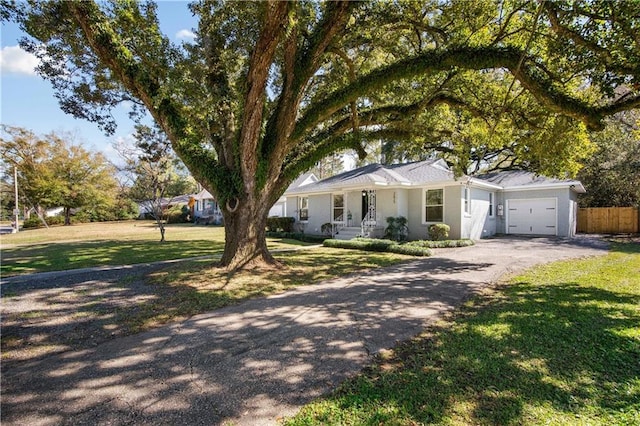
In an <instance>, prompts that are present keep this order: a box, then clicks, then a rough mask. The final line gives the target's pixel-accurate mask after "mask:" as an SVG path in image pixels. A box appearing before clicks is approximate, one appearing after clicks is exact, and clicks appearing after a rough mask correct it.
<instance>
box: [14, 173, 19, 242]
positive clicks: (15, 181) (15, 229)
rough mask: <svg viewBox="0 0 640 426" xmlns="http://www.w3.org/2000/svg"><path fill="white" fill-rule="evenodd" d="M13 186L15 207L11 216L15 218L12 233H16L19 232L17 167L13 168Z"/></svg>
mask: <svg viewBox="0 0 640 426" xmlns="http://www.w3.org/2000/svg"><path fill="white" fill-rule="evenodd" d="M13 185H14V188H15V196H16V205H15V209H14V210H13V214H14V216H15V224H16V225H15V228H14V232H18V231H20V222H19V219H20V208H19V207H18V166H14V167H13Z"/></svg>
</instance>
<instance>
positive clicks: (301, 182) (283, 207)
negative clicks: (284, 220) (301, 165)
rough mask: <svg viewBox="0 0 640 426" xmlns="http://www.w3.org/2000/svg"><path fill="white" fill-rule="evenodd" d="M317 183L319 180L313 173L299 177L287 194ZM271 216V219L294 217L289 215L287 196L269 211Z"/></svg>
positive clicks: (290, 186)
mask: <svg viewBox="0 0 640 426" xmlns="http://www.w3.org/2000/svg"><path fill="white" fill-rule="evenodd" d="M317 181H318V178H317V177H316V175H314V174H313V173H304V174H303V175H301V176H299V177H298V179H296V180H294V181H293V182H292V183H291V185H289V188H287V192H288V191H292V190H294V189H296V188H300V187H303V186H305V185H309V184H311V183H315V182H317ZM285 194H286V192H285ZM269 216H271V217H286V216H292V214H289V215H288V214H287V197H286V195H283V196H282V197H280V199H279V200H278V201H277V202H276V203H275V204H274V205H273V206H272V207H271V209H270V210H269Z"/></svg>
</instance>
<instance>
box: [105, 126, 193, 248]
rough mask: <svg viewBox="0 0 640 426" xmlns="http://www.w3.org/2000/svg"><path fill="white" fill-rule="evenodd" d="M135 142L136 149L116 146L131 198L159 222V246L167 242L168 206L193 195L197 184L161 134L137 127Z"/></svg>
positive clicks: (160, 131) (155, 130)
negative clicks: (173, 200) (182, 197)
mask: <svg viewBox="0 0 640 426" xmlns="http://www.w3.org/2000/svg"><path fill="white" fill-rule="evenodd" d="M134 138H135V140H136V142H135V146H134V147H126V146H116V149H117V150H118V152H119V153H120V155H121V157H122V158H123V159H124V161H125V165H124V167H123V168H122V171H123V172H124V173H125V176H127V177H128V179H129V181H130V186H129V188H128V195H129V197H130V198H131V199H133V200H135V201H137V202H138V204H139V205H140V206H142V207H143V209H144V211H145V213H146V214H148V215H149V216H151V217H152V218H153V219H154V220H155V221H156V224H157V226H158V229H159V230H160V242H164V241H165V233H166V228H165V226H164V224H165V216H166V212H165V208H166V206H167V204H168V202H169V201H170V199H171V198H172V197H174V196H177V195H184V194H188V193H193V192H194V191H195V182H194V181H193V179H191V178H190V176H189V175H188V174H187V173H184V166H183V165H182V163H181V162H180V160H179V159H178V158H176V156H175V154H173V152H172V150H171V142H170V141H169V139H167V137H166V135H165V134H164V133H163V132H162V130H160V129H157V128H151V127H149V126H145V125H137V126H136V132H135V135H134Z"/></svg>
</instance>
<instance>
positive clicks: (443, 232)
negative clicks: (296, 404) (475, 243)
mask: <svg viewBox="0 0 640 426" xmlns="http://www.w3.org/2000/svg"><path fill="white" fill-rule="evenodd" d="M450 230H451V228H450V227H449V225H447V224H444V223H434V224H433V225H431V226H429V239H431V240H434V241H441V240H446V239H447V238H449V231H450Z"/></svg>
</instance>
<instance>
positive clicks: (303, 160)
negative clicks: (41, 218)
mask: <svg viewBox="0 0 640 426" xmlns="http://www.w3.org/2000/svg"><path fill="white" fill-rule="evenodd" d="M190 8H191V11H192V13H194V14H195V15H196V16H197V17H198V18H199V23H198V28H196V29H195V33H196V35H197V38H196V40H195V42H194V43H192V44H182V45H176V44H174V43H172V42H171V41H170V40H169V39H168V37H166V36H165V35H163V34H162V33H161V31H160V29H159V25H158V18H157V6H156V5H155V4H154V3H139V2H135V1H124V2H116V1H113V2H93V1H83V2H64V1H36V0H33V1H29V2H28V3H27V4H18V5H14V6H13V7H12V8H11V10H9V11H8V12H7V11H3V16H4V15H7V14H8V15H10V16H11V19H14V20H16V21H18V22H19V23H20V25H21V26H22V28H24V30H25V31H26V32H27V33H28V34H29V35H30V36H31V38H28V39H25V40H23V41H22V46H23V47H24V48H26V49H27V50H29V51H31V52H33V53H34V54H36V55H38V56H39V58H40V60H41V61H42V63H41V65H40V67H39V72H40V73H41V75H43V76H45V78H48V79H50V80H51V82H52V84H53V86H54V88H55V89H56V91H57V96H58V97H59V99H60V104H61V107H62V109H63V110H64V111H66V112H68V113H70V114H73V115H75V116H76V117H83V118H86V119H88V120H91V121H95V122H96V123H98V125H99V126H101V127H102V128H103V129H104V130H105V131H107V132H112V131H113V129H114V126H115V123H114V122H113V121H112V118H111V116H110V115H109V110H110V109H111V108H113V107H114V106H115V105H117V104H118V103H119V102H122V101H125V100H126V101H131V102H133V103H134V105H136V108H138V109H139V110H140V111H142V110H146V111H148V113H149V114H150V115H151V116H152V117H153V119H154V120H155V122H156V123H157V124H158V125H159V126H160V128H162V130H163V131H164V132H165V133H166V134H167V136H168V138H169V140H170V141H171V143H172V146H173V148H174V150H175V152H176V153H177V154H178V155H179V156H180V157H181V159H182V160H183V161H184V163H185V164H186V166H187V167H188V168H189V170H190V171H191V173H192V174H193V175H194V177H195V178H196V179H197V180H198V181H200V182H201V183H202V184H203V185H204V186H205V187H206V188H207V189H208V190H209V191H210V192H211V193H212V194H213V195H214V196H215V197H216V198H217V199H218V201H219V202H220V204H221V206H222V207H223V209H222V211H223V215H224V220H225V231H226V245H225V252H224V255H223V257H222V264H223V265H225V266H227V267H229V268H231V269H234V268H239V267H243V266H246V265H251V264H264V263H265V262H266V263H272V262H273V258H272V257H271V255H270V254H269V253H268V251H267V249H266V243H265V234H264V225H265V221H266V217H267V214H268V211H269V208H270V207H271V205H273V203H274V202H275V201H276V200H277V199H278V198H279V196H280V195H281V194H282V193H283V192H284V191H285V189H286V188H287V186H288V185H289V183H290V182H292V181H293V180H294V179H295V178H296V177H297V176H298V175H299V174H300V173H301V172H303V171H305V170H308V169H309V168H311V167H312V166H313V165H314V164H315V163H316V162H318V161H319V160H320V159H322V158H324V157H326V156H327V155H329V154H331V153H334V152H336V151H340V150H345V149H354V150H356V151H358V152H360V153H363V144H364V143H366V142H367V141H370V140H380V139H387V140H393V141H398V142H402V141H411V140H415V138H419V137H426V136H425V134H424V130H425V128H427V127H429V126H428V124H429V120H430V119H432V118H433V117H430V116H431V115H433V114H443V115H444V116H445V118H446V120H445V122H446V121H447V120H448V121H449V122H450V123H451V126H458V127H460V131H458V130H457V129H455V127H454V128H453V129H452V128H450V127H449V126H446V127H448V128H444V129H442V130H443V131H442V132H432V133H430V134H429V137H438V138H439V142H440V144H441V145H442V146H445V147H446V146H447V143H449V144H450V145H451V144H452V142H451V141H452V140H454V139H453V136H455V137H457V138H462V139H465V138H466V139H470V140H482V139H485V138H487V140H486V141H484V145H486V146H487V150H493V151H495V152H496V155H498V157H500V156H509V155H516V154H518V148H519V147H522V152H523V153H524V152H525V151H527V150H528V151H531V150H537V151H538V153H539V154H538V155H536V154H535V153H534V154H531V153H530V152H528V153H527V155H528V160H527V161H529V162H530V166H531V168H534V169H535V168H537V169H538V170H540V171H545V170H547V169H549V170H557V168H558V167H563V165H562V164H558V165H553V166H550V165H549V161H548V160H549V159H550V157H551V156H550V155H547V154H545V153H547V151H548V150H549V149H551V152H553V153H554V155H556V154H558V153H566V152H570V151H571V149H570V147H567V144H569V145H570V138H565V139H564V140H557V139H553V140H550V139H548V138H551V137H553V136H554V135H558V134H563V133H564V132H573V133H574V134H575V135H577V136H579V139H580V140H582V139H581V135H582V134H583V133H582V132H583V129H582V128H581V126H585V127H586V128H588V129H591V130H593V129H601V128H602V127H603V120H604V119H605V118H606V117H607V116H610V115H612V114H615V113H617V112H620V111H624V110H628V109H631V108H636V107H638V105H640V96H639V89H640V71H639V70H640V39H639V38H638V34H640V28H639V26H640V24H639V22H640V19H639V17H640V3H638V2H635V1H619V2H610V1H604V0H590V1H586V0H582V1H572V2H567V1H544V2H530V1H520V0H480V1H474V2H468V1H460V0H449V1H432V0H425V1H401V2H350V1H335V2H316V1H299V2H278V1H265V2H259V3H256V2H222V1H213V0H212V1H209V0H202V1H198V2H195V3H193V4H191V5H190ZM141 28H144V30H143V31H141V30H140V29H141ZM445 107H447V108H445ZM578 122H579V123H578ZM412 124H415V125H412ZM469 126H471V127H469ZM518 126H522V127H518ZM470 129H471V130H470ZM540 129H542V132H541V131H540ZM435 130H437V127H435ZM456 132H457V133H456ZM545 132H546V133H545ZM447 133H449V134H448V135H447ZM476 133H477V134H476ZM494 136H495V137H496V139H498V140H499V141H498V142H495V141H494V140H493V139H492V138H493V137H494ZM502 139H503V140H502ZM525 142H526V147H525ZM429 143H431V144H433V143H437V142H436V141H429ZM494 144H495V146H494ZM509 144H510V145H509ZM457 145H460V146H464V144H457ZM457 145H452V147H453V149H458V148H456V146H457ZM476 145H477V144H476ZM504 145H509V146H510V151H509V150H502V148H501V146H504ZM581 149H585V150H588V149H589V147H588V146H586V145H585V146H583V147H582V148H581ZM477 150H478V149H477V148H474V149H473V150H471V149H469V150H468V152H466V153H467V154H468V155H469V156H472V155H474V154H475V153H476V151H477ZM460 152H461V153H465V150H464V149H462V148H460ZM462 163H465V162H464V161H462V162H461V164H460V165H459V167H460V168H464V167H465V166H466V167H467V169H468V167H469V166H470V164H471V163H472V162H471V157H470V162H466V163H467V164H466V165H465V164H462Z"/></svg>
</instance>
